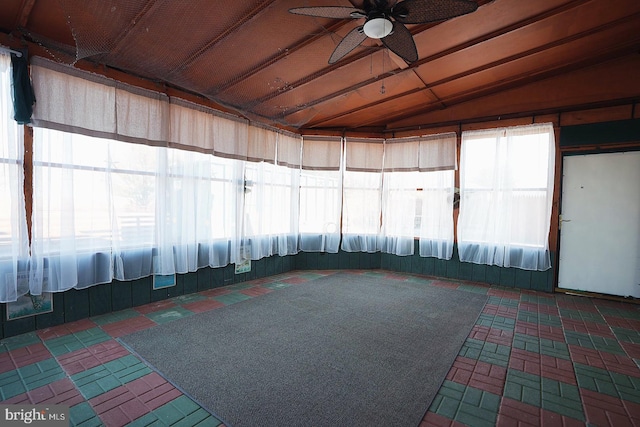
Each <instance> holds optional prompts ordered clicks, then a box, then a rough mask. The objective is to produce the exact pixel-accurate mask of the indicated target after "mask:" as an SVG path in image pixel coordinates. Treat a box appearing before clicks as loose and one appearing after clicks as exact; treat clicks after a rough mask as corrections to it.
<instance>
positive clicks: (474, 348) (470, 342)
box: [458, 338, 484, 360]
mask: <svg viewBox="0 0 640 427" xmlns="http://www.w3.org/2000/svg"><path fill="white" fill-rule="evenodd" d="M483 346H484V341H480V340H477V339H475V338H467V339H466V340H465V342H464V343H463V344H462V348H461V349H460V352H459V353H458V356H462V357H468V358H469V359H475V360H478V358H479V357H480V353H482V347H483Z"/></svg>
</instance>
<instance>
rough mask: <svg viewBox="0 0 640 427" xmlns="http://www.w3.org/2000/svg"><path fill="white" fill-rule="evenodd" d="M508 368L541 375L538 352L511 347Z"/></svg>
mask: <svg viewBox="0 0 640 427" xmlns="http://www.w3.org/2000/svg"><path fill="white" fill-rule="evenodd" d="M509 368H511V369H516V370H518V371H522V372H527V373H529V374H533V375H538V376H539V375H541V367H540V354H538V353H532V352H530V351H526V350H521V349H519V348H512V349H511V357H510V358H509Z"/></svg>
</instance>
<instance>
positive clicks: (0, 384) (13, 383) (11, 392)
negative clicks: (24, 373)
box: [0, 371, 27, 401]
mask: <svg viewBox="0 0 640 427" xmlns="http://www.w3.org/2000/svg"><path fill="white" fill-rule="evenodd" d="M26 391H27V388H26V387H25V385H24V383H23V382H22V379H21V378H20V375H19V374H18V371H9V372H4V373H2V374H0V398H2V399H1V400H3V401H4V400H7V399H10V398H12V397H14V396H17V395H19V394H22V393H25V392H26Z"/></svg>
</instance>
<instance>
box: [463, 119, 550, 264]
mask: <svg viewBox="0 0 640 427" xmlns="http://www.w3.org/2000/svg"><path fill="white" fill-rule="evenodd" d="M554 163H555V138H554V132H553V126H552V125H551V124H537V125H530V126H519V127H513V128H503V129H492V130H484V131H470V132H464V133H463V134H462V152H461V159H460V216H459V218H458V249H459V253H460V260H461V261H466V262H473V263H478V264H488V265H498V266H504V267H518V268H522V269H526V270H547V269H549V268H550V267H551V262H550V256H549V247H548V236H549V226H550V218H551V207H552V201H553V200H552V199H553V183H554V179H553V177H554Z"/></svg>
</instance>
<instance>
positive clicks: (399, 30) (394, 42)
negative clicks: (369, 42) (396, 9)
mask: <svg viewBox="0 0 640 427" xmlns="http://www.w3.org/2000/svg"><path fill="white" fill-rule="evenodd" d="M380 40H381V41H382V44H383V45H385V47H386V48H387V49H389V50H390V51H391V52H393V53H395V54H396V55H398V56H399V57H400V58H402V59H404V60H405V61H406V62H407V63H409V64H411V63H412V62H415V61H417V60H418V50H417V49H416V43H415V42H414V41H413V37H412V36H411V33H410V32H409V30H407V27H405V26H404V24H402V23H401V22H397V21H396V22H394V23H393V31H391V34H389V35H388V36H387V37H384V38H382V39H380Z"/></svg>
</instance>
